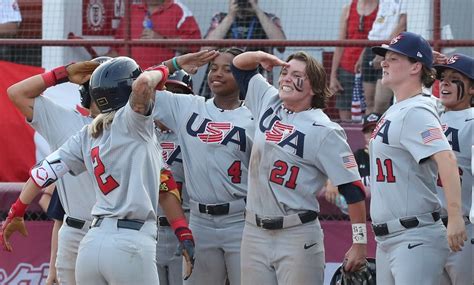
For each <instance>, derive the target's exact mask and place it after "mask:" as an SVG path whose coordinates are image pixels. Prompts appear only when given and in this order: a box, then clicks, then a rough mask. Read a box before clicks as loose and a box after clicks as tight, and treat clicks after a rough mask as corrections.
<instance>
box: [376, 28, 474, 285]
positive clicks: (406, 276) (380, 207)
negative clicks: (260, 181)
mask: <svg viewBox="0 0 474 285" xmlns="http://www.w3.org/2000/svg"><path fill="white" fill-rule="evenodd" d="M372 50H373V51H374V53H376V54H378V55H381V56H384V57H385V58H384V60H383V61H382V68H383V77H382V84H383V85H385V86H387V87H389V88H390V89H392V91H393V92H394V95H395V97H396V99H397V103H396V104H394V105H393V106H391V107H390V108H389V109H388V110H387V112H385V114H384V115H383V116H382V118H381V119H380V121H379V123H378V124H377V127H376V128H375V130H374V132H373V133H372V139H371V141H370V145H369V150H370V161H371V165H370V169H371V170H372V171H371V179H370V181H371V187H370V189H371V195H372V198H371V213H370V214H371V217H372V222H373V230H374V233H375V236H376V241H377V251H376V259H377V283H378V284H384V285H385V284H387V285H390V284H438V283H439V280H440V278H441V275H442V272H443V267H444V265H445V263H446V259H447V256H448V254H449V247H450V248H451V250H453V251H459V250H460V249H461V247H462V246H463V243H464V240H466V231H465V227H464V221H463V219H462V216H461V203H460V202H461V199H460V185H459V175H458V171H457V164H456V159H455V156H454V154H453V152H452V151H451V147H450V146H449V143H448V141H447V139H446V137H445V136H444V135H443V133H442V129H441V125H440V122H439V117H438V114H437V112H436V107H435V103H434V102H433V100H432V99H430V98H429V96H428V97H427V96H424V94H422V85H424V86H425V87H430V86H431V85H432V84H433V82H434V72H433V71H432V70H431V67H432V62H433V56H432V51H431V47H430V46H429V44H428V42H427V41H426V40H425V39H423V38H422V37H421V36H419V35H417V34H413V33H410V32H403V33H401V34H399V35H398V36H397V37H395V38H393V39H392V41H391V42H390V45H383V46H381V47H373V48H372ZM438 171H439V173H440V177H441V180H442V181H443V185H444V189H445V196H446V200H447V205H448V208H447V212H448V216H449V225H448V229H447V239H446V229H445V228H444V226H443V224H442V223H441V220H440V213H439V211H440V208H441V207H440V204H439V202H438V199H437V197H436V176H437V175H436V174H437V172H438ZM448 242H449V247H448Z"/></svg>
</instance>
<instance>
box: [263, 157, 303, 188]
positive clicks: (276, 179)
mask: <svg viewBox="0 0 474 285" xmlns="http://www.w3.org/2000/svg"><path fill="white" fill-rule="evenodd" d="M273 166H274V168H273V169H272V172H271V173H270V181H271V182H273V183H276V184H279V185H283V184H285V187H286V188H290V189H295V188H296V179H297V178H298V173H299V172H300V168H299V167H297V166H292V167H288V163H286V162H284V161H282V160H277V161H275V163H274V164H273ZM288 169H289V170H290V177H289V178H288V180H287V181H286V182H285V179H284V178H283V177H284V176H285V175H286V173H288Z"/></svg>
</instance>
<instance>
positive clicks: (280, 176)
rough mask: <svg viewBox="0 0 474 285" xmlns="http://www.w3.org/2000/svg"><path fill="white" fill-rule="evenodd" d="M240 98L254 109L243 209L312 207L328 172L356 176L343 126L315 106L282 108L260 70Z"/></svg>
mask: <svg viewBox="0 0 474 285" xmlns="http://www.w3.org/2000/svg"><path fill="white" fill-rule="evenodd" d="M246 104H247V106H248V107H249V109H250V110H251V111H252V114H254V115H255V118H256V120H257V121H256V124H257V128H256V130H255V138H254V146H253V149H252V156H251V162H250V170H249V172H250V175H249V190H248V200H247V209H248V210H250V211H252V212H254V213H257V214H259V215H264V216H281V215H289V214H293V213H298V212H302V211H307V210H312V211H318V212H319V204H318V201H317V199H316V192H318V191H319V190H320V189H322V188H323V186H324V184H325V183H326V181H327V179H328V177H329V179H331V181H332V182H333V184H334V185H341V184H345V183H349V182H353V181H357V180H360V176H359V172H358V169H357V164H356V162H355V158H354V155H353V154H352V151H351V149H350V147H349V145H348V144H347V141H346V135H345V133H344V130H343V129H342V128H341V127H340V126H339V125H338V124H336V123H333V122H331V121H330V120H329V118H328V117H327V116H326V114H324V113H323V111H322V110H321V109H311V110H307V111H303V112H298V113H288V112H287V111H285V110H284V109H283V108H282V101H281V99H280V98H279V95H278V90H277V89H276V88H275V87H273V86H271V85H270V84H268V82H267V81H266V80H265V79H264V78H263V77H262V76H261V75H260V74H257V75H254V76H253V77H252V79H251V80H250V82H249V85H248V91H247V98H246Z"/></svg>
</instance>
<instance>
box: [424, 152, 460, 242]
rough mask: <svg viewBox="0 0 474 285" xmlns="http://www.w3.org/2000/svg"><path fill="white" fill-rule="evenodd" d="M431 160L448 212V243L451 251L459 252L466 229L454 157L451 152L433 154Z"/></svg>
mask: <svg viewBox="0 0 474 285" xmlns="http://www.w3.org/2000/svg"><path fill="white" fill-rule="evenodd" d="M432 157H433V159H434V160H435V161H436V164H437V165H438V172H439V176H440V178H441V182H442V183H443V190H444V195H445V197H446V210H447V212H448V221H449V222H448V229H447V230H448V243H449V247H450V248H451V250H452V251H460V250H461V248H462V246H463V245H464V241H465V240H467V235H466V227H465V225H464V220H463V218H462V209H461V183H460V179H459V172H458V165H457V162H456V156H455V155H454V153H453V152H452V151H451V150H446V151H441V152H437V153H435V154H434V155H433V156H432Z"/></svg>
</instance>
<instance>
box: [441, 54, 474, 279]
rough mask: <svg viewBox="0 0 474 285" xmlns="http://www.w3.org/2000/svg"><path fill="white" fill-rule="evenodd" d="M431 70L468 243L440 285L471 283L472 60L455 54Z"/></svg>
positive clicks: (452, 257) (445, 219)
mask: <svg viewBox="0 0 474 285" xmlns="http://www.w3.org/2000/svg"><path fill="white" fill-rule="evenodd" d="M434 67H435V69H436V71H437V75H438V79H440V80H441V82H440V100H441V102H442V103H443V105H444V106H445V111H444V112H443V113H442V114H441V118H440V119H441V125H442V127H443V130H444V134H445V136H446V137H447V138H448V142H449V144H450V145H451V148H452V150H453V152H454V154H455V155H456V158H457V162H458V166H459V175H460V177H461V201H462V215H463V218H464V222H465V223H466V231H467V234H468V240H469V242H468V243H467V244H466V246H465V247H464V248H463V250H462V251H460V252H451V253H450V254H449V257H448V261H447V263H446V265H445V267H444V269H445V271H444V274H443V277H442V281H441V284H447V285H450V284H473V281H474V275H473V274H474V273H473V270H472V265H473V263H472V259H473V256H474V245H473V244H472V243H471V239H472V238H473V232H472V227H473V225H472V224H471V223H470V222H469V210H470V208H471V202H472V169H471V157H472V135H473V132H472V129H473V127H474V113H473V110H474V108H472V107H471V102H472V98H473V97H474V59H473V58H472V57H469V56H466V55H463V54H455V55H453V56H451V57H450V58H449V59H448V60H447V61H446V62H445V63H444V64H438V65H435V66H434ZM437 186H438V187H437V190H438V198H439V200H440V202H441V206H442V207H443V209H442V210H441V218H442V220H443V223H444V224H445V226H446V225H447V224H448V217H447V212H446V208H447V205H446V200H445V199H444V195H443V189H442V187H443V185H442V183H441V181H438V183H437Z"/></svg>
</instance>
